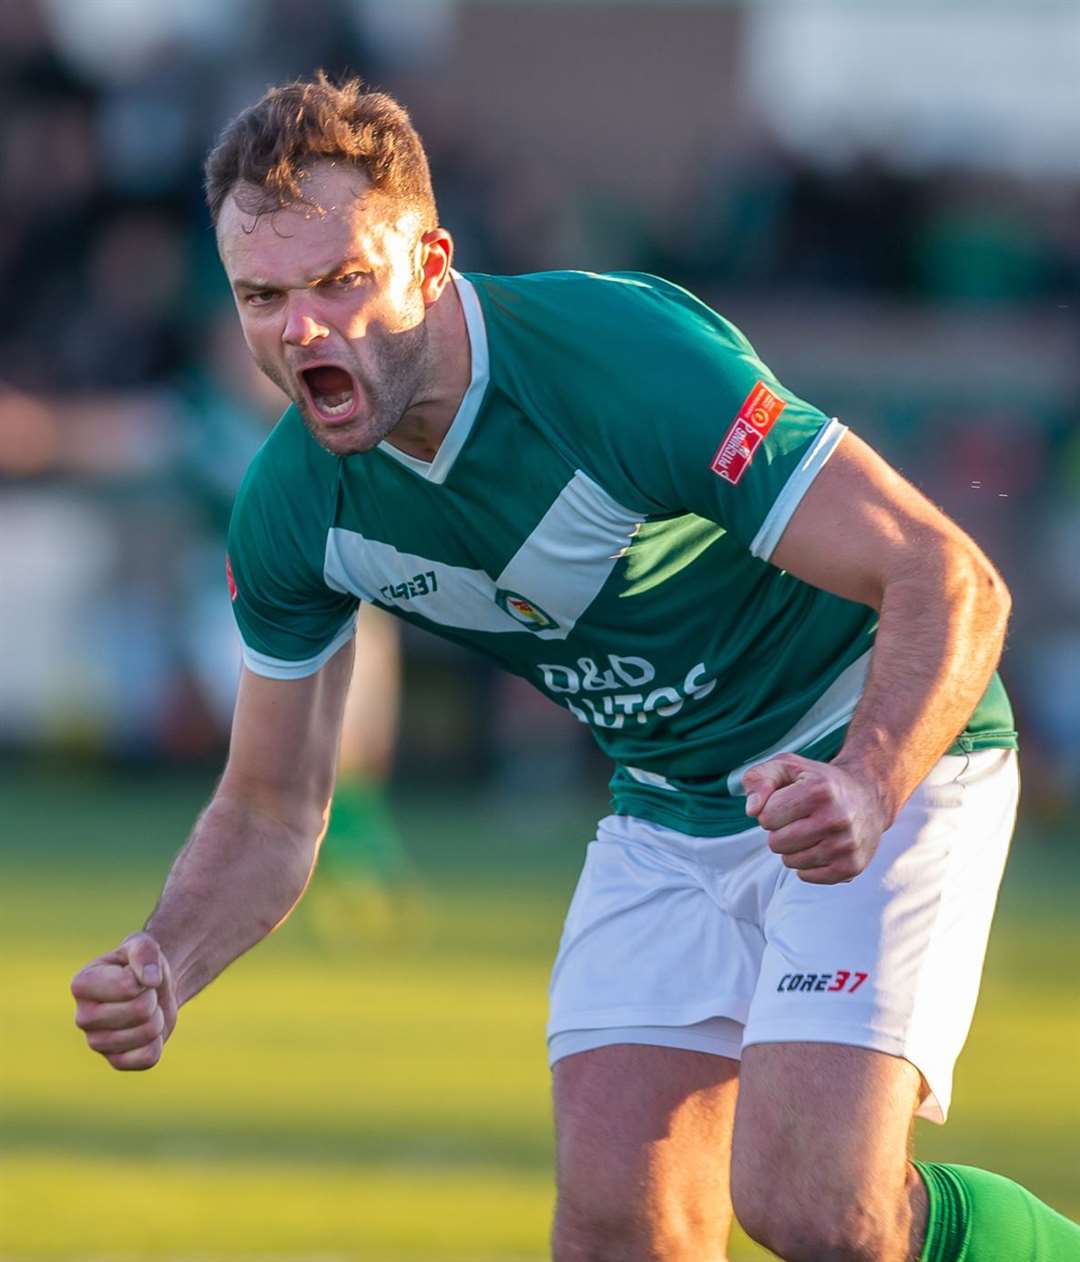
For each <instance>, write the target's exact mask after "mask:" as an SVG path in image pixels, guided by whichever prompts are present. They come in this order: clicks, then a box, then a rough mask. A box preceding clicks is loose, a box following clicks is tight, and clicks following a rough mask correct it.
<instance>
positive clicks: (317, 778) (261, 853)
mask: <svg viewBox="0 0 1080 1262" xmlns="http://www.w3.org/2000/svg"><path fill="white" fill-rule="evenodd" d="M352 653H353V649H352V645H351V644H348V645H346V646H345V647H344V648H342V649H341V650H340V651H339V652H338V653H337V654H335V656H334V657H333V658H332V659H331V660H330V661H329V662H328V663H327V664H326V665H325V666H324V667H323V668H322V670H320V671H319V672H318V673H317V674H315V675H312V676H310V677H309V678H306V679H299V680H273V679H264V678H262V677H260V676H258V675H254V674H252V673H251V672H250V671H248V670H246V669H245V671H244V672H243V676H242V678H241V681H240V691H239V694H238V696H237V703H236V712H235V715H234V718H233V730H232V738H231V742H230V749H229V759H228V763H227V764H226V767H225V773H224V775H223V776H222V778H221V782H220V784H219V785H218V788H217V791H216V792H215V794H214V797H213V799H212V800H211V802H210V805H209V806H208V807H207V808H206V810H205V811H204V812H203V814H202V816H201V817H200V819H199V821H198V823H197V824H196V825H195V829H194V831H193V832H192V835H191V838H190V840H189V841H188V843H187V844H186V845H185V846H184V848H183V850H181V852H180V854H179V855H178V856H177V858H176V860H175V862H174V863H173V866H172V869H171V871H170V872H169V875H168V878H167V879H166V882H165V888H164V889H163V891H162V894H161V898H160V899H159V901H158V905H157V907H156V908H155V909H154V911H153V914H152V915H151V916H150V919H149V920H148V921H147V924H146V929H145V931H144V932H143V933H141V934H133V935H131V936H130V937H129V938H127V939H125V941H124V942H123V943H121V945H120V947H118V948H117V950H116V951H113V952H110V953H109V954H108V955H105V956H101V957H100V958H99V959H97V960H95V961H93V962H92V963H91V964H89V965H87V966H86V968H84V969H83V970H82V971H81V972H80V973H79V974H78V975H77V976H76V978H75V979H74V981H73V982H72V992H73V994H74V995H75V998H76V1001H77V1010H76V1024H78V1025H79V1026H80V1028H82V1029H83V1030H84V1031H85V1032H86V1036H87V1041H88V1043H89V1044H90V1046H91V1047H92V1048H93V1049H94V1050H95V1051H98V1052H101V1053H102V1054H103V1055H105V1056H106V1058H107V1059H108V1060H109V1062H110V1063H111V1064H112V1065H113V1066H114V1068H117V1069H148V1068H150V1066H152V1065H153V1064H155V1063H156V1062H157V1060H158V1059H159V1057H160V1055H161V1049H162V1046H163V1044H164V1041H165V1039H167V1038H168V1036H169V1034H170V1033H171V1031H172V1028H173V1025H174V1024H175V1021H176V1010H177V1008H178V1007H179V1006H180V1005H181V1004H183V1003H185V1002H186V1001H187V1000H188V999H190V998H191V997H192V995H195V994H197V993H198V992H199V991H200V990H201V989H202V988H203V987H204V986H205V985H207V983H208V982H210V981H212V980H213V978H214V977H216V976H217V975H218V973H220V972H221V971H222V969H224V968H225V967H226V966H227V965H228V964H230V963H231V962H232V961H233V960H234V959H236V957H237V956H238V955H241V954H242V953H243V952H244V951H246V950H248V949H249V948H250V947H252V946H254V945H255V943H257V942H259V941H260V940H261V939H262V938H264V937H265V936H266V935H267V934H268V933H270V932H271V931H272V930H273V929H274V928H275V927H276V926H277V925H279V924H280V923H281V922H282V921H283V920H284V919H285V918H286V917H287V916H288V914H289V912H290V911H291V910H292V908H293V907H294V906H295V905H296V903H297V901H298V900H299V898H300V895H301V894H302V893H303V891H304V887H305V886H306V884H307V882H308V879H309V877H310V875H311V871H312V868H313V866H314V863H315V857H316V854H317V852H318V845H319V841H320V839H321V838H322V834H323V831H324V829H325V825H326V817H327V812H328V808H329V803H330V796H331V793H332V790H333V783H334V769H335V765H336V760H337V751H338V741H339V738H340V734H341V716H342V712H343V709H344V705H345V696H346V692H347V690H348V683H349V675H350V672H351V669H352Z"/></svg>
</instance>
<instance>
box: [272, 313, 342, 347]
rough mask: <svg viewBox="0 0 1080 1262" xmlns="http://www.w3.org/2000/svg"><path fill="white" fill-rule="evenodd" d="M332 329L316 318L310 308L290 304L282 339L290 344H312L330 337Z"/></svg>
mask: <svg viewBox="0 0 1080 1262" xmlns="http://www.w3.org/2000/svg"><path fill="white" fill-rule="evenodd" d="M329 335H330V330H329V329H328V328H327V326H326V325H325V324H322V323H321V322H320V321H319V320H317V319H316V318H315V316H313V315H312V314H311V312H310V310H307V311H305V310H303V309H302V308H301V307H300V306H299V305H290V306H289V309H288V311H287V312H286V315H285V327H284V329H282V332H281V340H282V341H283V342H285V343H286V344H287V345H289V346H310V345H311V343H312V342H317V341H318V340H319V339H320V338H323V337H329Z"/></svg>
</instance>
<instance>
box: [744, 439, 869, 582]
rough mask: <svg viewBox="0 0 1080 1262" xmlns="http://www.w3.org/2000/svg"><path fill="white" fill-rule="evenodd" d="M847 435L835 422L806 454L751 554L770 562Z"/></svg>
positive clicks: (758, 537)
mask: <svg viewBox="0 0 1080 1262" xmlns="http://www.w3.org/2000/svg"><path fill="white" fill-rule="evenodd" d="M846 433H847V426H846V425H841V424H840V422H839V421H838V420H837V419H836V417H835V416H834V417H833V419H832V420H831V421H830V422H829V423H828V425H826V426H825V428H824V429H823V430H822V431H821V433H820V434H818V436H817V438H815V439H814V441H813V442H812V443H811V444H810V446H809V447H808V448H807V449H806V451H805V452H804V454H803V458H802V459H801V460H800V461H799V463H798V465H797V466H796V468H795V470H794V472H793V473H792V475H791V477H789V478H788V480H787V481H786V482H785V483H784V485H783V488H782V489H781V491H780V494H779V495H778V496H777V497H776V499H775V501H774V502H773V506H772V508H770V509H769V511H768V514H767V515H766V517H765V520H764V521H763V522H762V523H761V529H760V530H759V531H758V532H757V534H756V535H755V536H754V538H753V540H752V541H751V543H750V553H751V555H752V556H756V557H758V558H759V560H762V561H767V560H768V559H769V557H771V556H772V554H773V551H774V550H775V548H776V545H777V544H778V543H779V542H780V536H781V535H782V534H783V533H784V531H785V530H786V529H787V524H788V522H789V521H790V520H791V517H792V514H793V513H794V512H795V510H796V509H797V508H798V507H799V502H800V501H801V500H802V497H803V496H804V495H805V494H806V492H807V490H808V488H809V486H810V483H811V482H813V480H814V479H815V478H816V477H817V475H818V474H819V473H820V472H821V470H822V469H824V467H825V465H826V463H827V462H828V459H829V457H830V456H831V455H832V454H833V452H834V451H835V450H836V448H837V445H838V444H839V442H840V439H841V438H843V437H844V435H845V434H846Z"/></svg>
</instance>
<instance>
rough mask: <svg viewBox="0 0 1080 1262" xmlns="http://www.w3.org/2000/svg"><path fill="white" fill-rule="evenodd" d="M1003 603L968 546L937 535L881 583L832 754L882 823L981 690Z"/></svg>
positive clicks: (994, 657) (985, 565) (998, 584)
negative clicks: (861, 682)
mask: <svg viewBox="0 0 1080 1262" xmlns="http://www.w3.org/2000/svg"><path fill="white" fill-rule="evenodd" d="M1009 607H1010V601H1009V596H1008V592H1007V590H1006V588H1005V585H1004V583H1003V582H1002V581H1001V579H1000V577H999V576H998V575H997V574H996V572H995V571H994V569H993V567H992V566H991V565H990V564H989V562H987V561H986V559H985V558H984V557H983V556H982V554H981V553H979V552H978V551H977V549H975V548H973V547H972V548H971V549H970V550H968V549H959V548H956V547H954V546H950V545H948V544H943V545H942V546H941V547H940V548H938V549H937V550H936V551H934V552H932V554H931V555H929V556H927V555H923V556H920V558H919V559H918V564H917V565H913V567H912V570H911V573H909V574H902V575H899V576H897V577H896V578H895V579H894V580H893V581H891V582H889V583H888V584H886V586H885V588H884V590H883V593H882V598H881V603H880V614H881V620H880V625H879V627H878V632H877V636H876V640H875V644H874V649H873V653H872V656H871V664H870V675H869V679H868V681H867V686H866V689H865V691H864V693H863V696H862V699H861V700H860V702H859V704H858V706H857V707H856V710H855V714H854V717H853V718H852V721H851V724H850V725H849V728H848V731H847V735H846V738H845V740H844V744H843V747H842V748H841V750H840V753H839V754H838V755H837V757H836V758H835V759H834V762H835V763H836V764H838V765H841V766H844V767H846V768H847V769H848V770H849V771H852V772H853V773H855V774H857V775H859V776H860V777H861V778H863V779H865V780H866V781H868V782H869V783H871V784H873V785H874V786H875V787H876V789H877V791H878V793H879V795H880V798H881V804H882V809H883V812H884V815H885V818H886V819H888V821H889V822H890V823H891V821H892V820H893V819H894V818H895V816H896V812H897V811H898V810H899V809H900V807H901V806H902V805H903V804H904V802H905V801H906V800H907V799H908V797H910V795H911V793H912V792H913V791H914V789H915V788H916V786H917V785H918V784H919V783H920V781H921V780H922V779H923V778H924V777H925V776H926V774H927V773H928V772H929V770H930V768H931V767H932V766H933V765H934V763H935V762H937V760H938V759H939V758H940V757H941V755H942V754H943V753H945V751H946V750H947V749H948V748H949V746H950V745H951V744H952V743H953V741H954V740H955V739H956V736H957V734H958V733H959V732H961V731H962V730H963V727H964V724H965V723H966V722H967V721H968V719H969V718H970V717H971V714H972V712H973V711H974V709H975V707H976V705H977V704H978V702H979V698H980V697H981V696H982V694H983V692H984V691H985V690H986V686H987V684H988V683H989V681H990V677H991V675H992V674H993V672H994V668H995V667H996V666H997V663H998V659H999V658H1000V656H1001V649H1002V645H1003V643H1004V638H1005V628H1006V624H1007V621H1008V615H1009Z"/></svg>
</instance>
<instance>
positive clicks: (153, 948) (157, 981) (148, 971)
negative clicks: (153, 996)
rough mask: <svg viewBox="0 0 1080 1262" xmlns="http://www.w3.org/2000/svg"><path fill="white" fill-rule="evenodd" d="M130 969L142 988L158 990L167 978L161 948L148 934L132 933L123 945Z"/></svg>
mask: <svg viewBox="0 0 1080 1262" xmlns="http://www.w3.org/2000/svg"><path fill="white" fill-rule="evenodd" d="M121 946H122V948H123V949H124V951H125V952H126V954H127V962H128V967H129V968H130V969H131V971H132V972H133V973H134V974H135V980H136V981H138V983H139V984H140V985H141V986H147V987H149V988H151V989H153V990H156V989H157V988H158V987H159V986H160V985H161V983H162V981H163V980H164V978H165V969H164V966H163V963H162V958H161V947H159V946H158V944H157V942H156V941H155V940H154V939H153V938H152V937H151V936H150V935H149V934H148V933H132V934H130V935H129V936H128V937H126V938H125V939H124V941H123V942H122V943H121Z"/></svg>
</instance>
